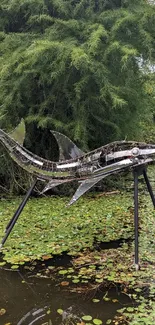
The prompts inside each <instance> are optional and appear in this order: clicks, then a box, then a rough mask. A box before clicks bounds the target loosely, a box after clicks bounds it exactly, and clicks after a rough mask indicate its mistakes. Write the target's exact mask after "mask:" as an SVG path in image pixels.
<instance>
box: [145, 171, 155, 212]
mask: <svg viewBox="0 0 155 325" xmlns="http://www.w3.org/2000/svg"><path fill="white" fill-rule="evenodd" d="M143 176H144V179H145V182H146V185H147V189H148V192H149V194H150V196H151V200H152V203H153V205H154V208H155V197H154V194H153V190H152V186H151V184H150V181H149V179H148V176H147V172H146V169H144V170H143Z"/></svg>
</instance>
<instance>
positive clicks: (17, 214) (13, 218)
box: [0, 179, 37, 248]
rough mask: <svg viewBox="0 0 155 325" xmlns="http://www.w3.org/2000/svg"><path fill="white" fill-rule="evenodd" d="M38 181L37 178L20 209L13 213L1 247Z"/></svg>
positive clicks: (0, 245)
mask: <svg viewBox="0 0 155 325" xmlns="http://www.w3.org/2000/svg"><path fill="white" fill-rule="evenodd" d="M36 183H37V179H36V180H35V181H34V182H33V184H32V185H31V187H30V188H29V190H28V191H27V193H26V195H25V197H24V199H23V201H22V202H21V204H20V205H19V207H18V209H17V210H16V212H15V213H14V215H13V217H12V218H11V220H10V221H9V223H8V225H7V226H6V230H5V232H6V234H5V236H4V237H3V239H2V242H1V244H0V248H1V247H2V246H3V245H4V243H5V242H6V240H7V238H8V236H9V234H10V232H11V230H12V229H13V227H14V225H15V223H16V222H17V220H18V218H19V216H20V214H21V212H22V210H23V209H24V207H25V205H26V203H27V201H28V199H29V197H30V195H31V193H32V191H33V189H34V187H35V185H36Z"/></svg>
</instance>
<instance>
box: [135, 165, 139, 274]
mask: <svg viewBox="0 0 155 325" xmlns="http://www.w3.org/2000/svg"><path fill="white" fill-rule="evenodd" d="M134 225H135V268H136V271H138V270H139V256H138V248H139V247H138V172H137V171H136V170H134Z"/></svg>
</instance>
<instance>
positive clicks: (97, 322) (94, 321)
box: [93, 318, 102, 325]
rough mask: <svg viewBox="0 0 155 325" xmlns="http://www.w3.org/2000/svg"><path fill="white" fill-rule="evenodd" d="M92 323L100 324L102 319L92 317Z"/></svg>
mask: <svg viewBox="0 0 155 325" xmlns="http://www.w3.org/2000/svg"><path fill="white" fill-rule="evenodd" d="M93 323H94V324H95V325H101V324H102V320H101V319H98V318H94V319H93Z"/></svg>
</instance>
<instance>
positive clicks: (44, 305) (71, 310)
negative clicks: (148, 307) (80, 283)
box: [0, 269, 132, 325]
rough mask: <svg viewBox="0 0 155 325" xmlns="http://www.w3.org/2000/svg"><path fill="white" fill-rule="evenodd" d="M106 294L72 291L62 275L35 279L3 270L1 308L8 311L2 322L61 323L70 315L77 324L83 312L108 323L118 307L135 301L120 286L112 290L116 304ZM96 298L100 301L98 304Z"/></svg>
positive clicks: (15, 324)
mask: <svg viewBox="0 0 155 325" xmlns="http://www.w3.org/2000/svg"><path fill="white" fill-rule="evenodd" d="M74 286H75V285H74ZM104 294H105V292H103V291H97V292H89V294H88V293H87V292H85V291H83V293H82V294H78V293H77V292H69V290H68V289H66V288H64V287H62V286H61V285H60V279H59V277H58V278H56V279H54V280H52V279H45V278H34V277H29V276H28V274H26V275H24V273H22V272H19V271H13V270H12V271H6V270H4V269H0V310H1V309H2V308H3V309H5V310H6V312H5V313H4V314H3V315H1V316H0V325H5V324H10V325H51V324H53V325H55V324H56V325H59V324H62V321H63V323H64V324H65V323H67V322H65V321H66V319H67V317H68V316H69V315H72V317H73V318H72V319H75V320H76V321H75V324H77V323H78V322H80V321H81V317H82V316H83V315H91V316H92V317H93V318H99V319H101V320H102V322H103V324H105V323H106V320H107V319H109V318H113V317H114V315H115V314H116V310H117V309H119V308H122V307H123V306H126V305H131V304H132V302H131V300H130V298H129V297H128V296H127V295H125V294H122V293H120V292H118V291H117V288H113V289H111V290H110V291H109V293H108V296H109V297H110V298H112V299H117V300H118V301H117V302H115V303H114V302H112V300H111V301H104V300H103V299H102V298H103V296H104ZM93 298H98V299H100V301H99V302H98V303H94V302H93V301H92V299H93ZM59 308H61V309H63V310H64V313H63V315H59V314H58V312H57V309H59ZM73 323H74V322H73ZM73 323H72V324H73Z"/></svg>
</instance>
